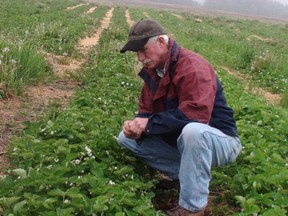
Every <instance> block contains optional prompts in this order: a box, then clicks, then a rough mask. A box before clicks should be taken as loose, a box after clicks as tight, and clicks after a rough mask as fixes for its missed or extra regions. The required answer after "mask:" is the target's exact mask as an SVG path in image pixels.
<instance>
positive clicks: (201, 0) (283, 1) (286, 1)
mask: <svg viewBox="0 0 288 216" xmlns="http://www.w3.org/2000/svg"><path fill="white" fill-rule="evenodd" d="M194 1H196V2H199V3H203V2H204V1H205V0H194ZM270 1H276V2H280V3H282V4H284V5H288V0H270Z"/></svg>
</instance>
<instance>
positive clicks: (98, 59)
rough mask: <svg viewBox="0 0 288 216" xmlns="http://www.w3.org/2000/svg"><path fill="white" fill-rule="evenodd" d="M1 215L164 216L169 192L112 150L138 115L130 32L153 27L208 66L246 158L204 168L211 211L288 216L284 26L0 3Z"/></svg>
mask: <svg viewBox="0 0 288 216" xmlns="http://www.w3.org/2000/svg"><path fill="white" fill-rule="evenodd" d="M0 13H1V17H4V18H1V20H0V132H1V136H0V147H1V148H0V157H1V158H0V159H1V161H0V168H1V176H0V184H1V188H0V215H6V216H8V215H10V216H12V215H14V216H18V215H21V216H23V215H29V216H30V215H45V216H50V215H51V216H52V215H61V216H63V215H117V216H120V215H163V211H161V209H159V208H157V207H156V206H155V197H159V196H160V197H162V198H163V199H164V200H166V201H167V202H170V201H171V200H172V199H177V191H175V190H170V191H159V190H157V189H156V188H155V185H156V183H157V182H158V181H159V178H160V177H161V175H160V177H159V173H157V172H156V173H155V172H152V171H151V170H150V169H148V168H147V167H146V166H145V164H143V163H142V162H141V161H140V160H138V159H137V158H135V157H133V156H132V155H131V154H130V153H129V152H127V151H126V150H125V149H121V148H120V147H119V145H118V144H117V141H116V137H117V135H118V133H119V131H120V129H121V127H122V123H123V121H124V120H127V119H132V118H133V117H134V114H135V111H136V110H137V101H138V95H139V91H140V88H141V80H140V79H139V78H138V76H137V72H138V70H139V69H140V65H139V64H138V63H137V59H136V56H135V55H134V54H133V53H127V54H124V55H123V54H120V53H119V50H120V49H121V48H122V46H123V44H124V43H125V41H126V39H127V34H128V31H129V27H130V26H131V25H132V23H133V22H135V21H137V20H139V19H140V18H152V19H155V20H157V21H159V22H160V23H161V24H162V25H163V26H164V27H165V28H166V29H167V31H168V34H169V35H170V36H171V37H173V38H175V39H176V41H177V42H178V44H179V45H180V46H182V47H186V48H188V49H191V50H194V51H196V52H198V53H199V54H201V55H202V56H204V57H205V58H206V59H208V60H209V62H211V63H212V64H213V66H214V67H215V69H216V71H217V74H218V76H219V77H220V79H221V82H222V84H223V86H224V89H225V96H226V98H227V100H228V103H229V105H230V106H231V107H233V109H234V114H235V119H236V121H237V126H238V131H239V134H240V138H241V141H242V144H243V152H242V153H241V155H240V156H239V157H238V159H237V161H236V162H234V163H232V164H231V165H229V166H226V167H222V168H213V169H212V181H211V187H210V194H211V196H210V199H209V200H210V202H211V204H210V205H211V208H212V209H213V215H217V216H219V215H240V216H244V215H263V216H270V215H277V216H285V215H287V213H288V169H287V168H288V156H287V155H288V141H287V137H288V112H287V107H288V93H287V92H288V89H287V88H288V85H287V83H288V52H287V50H288V37H287V35H288V24H285V23H275V22H274V21H273V22H265V21H263V20H262V21H257V20H254V19H251V17H250V18H249V19H244V18H243V17H242V18H241V19H237V18H235V17H233V16H222V15H214V16H211V15H209V16H208V15H205V14H203V13H194V12H188V11H184V10H179V11H177V10H175V9H174V10H166V9H164V8H159V7H158V8H150V7H149V8H148V7H147V8H146V7H139V5H138V6H137V7H134V6H129V7H124V6H121V5H116V4H105V1H101V2H100V1H99V2H97V1H96V2H92V1H78V0H69V1H66V0H58V1H55V0H42V1H37V0H26V1H24V0H2V1H1V4H0Z"/></svg>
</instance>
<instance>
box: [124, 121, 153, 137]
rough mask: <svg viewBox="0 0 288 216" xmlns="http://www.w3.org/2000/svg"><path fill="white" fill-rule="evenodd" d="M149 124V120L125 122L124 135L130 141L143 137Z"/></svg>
mask: <svg viewBox="0 0 288 216" xmlns="http://www.w3.org/2000/svg"><path fill="white" fill-rule="evenodd" d="M147 123H148V118H139V117H137V118H135V119H134V120H132V121H125V122H124V124H123V133H124V134H125V136H126V137H128V138H130V139H138V138H140V137H141V135H142V133H143V132H144V130H145V128H146V126H147Z"/></svg>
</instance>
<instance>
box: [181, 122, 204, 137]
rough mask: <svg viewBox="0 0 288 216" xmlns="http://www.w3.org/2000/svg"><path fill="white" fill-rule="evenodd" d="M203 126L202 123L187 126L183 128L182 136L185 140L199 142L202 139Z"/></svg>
mask: <svg viewBox="0 0 288 216" xmlns="http://www.w3.org/2000/svg"><path fill="white" fill-rule="evenodd" d="M203 125H204V124H201V123H190V124H187V125H186V126H185V127H184V128H183V130H182V134H181V136H183V138H184V140H190V141H192V140H199V139H200V138H201V137H202V133H203V130H202V128H203Z"/></svg>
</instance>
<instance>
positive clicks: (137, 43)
mask: <svg viewBox="0 0 288 216" xmlns="http://www.w3.org/2000/svg"><path fill="white" fill-rule="evenodd" d="M148 40H149V38H143V39H141V40H130V41H128V42H127V43H126V44H125V46H124V47H123V48H122V49H121V50H120V53H125V52H126V51H134V52H136V51H138V50H140V49H142V48H143V47H144V46H145V44H146V43H147V41H148Z"/></svg>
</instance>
